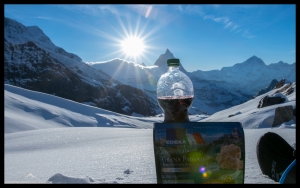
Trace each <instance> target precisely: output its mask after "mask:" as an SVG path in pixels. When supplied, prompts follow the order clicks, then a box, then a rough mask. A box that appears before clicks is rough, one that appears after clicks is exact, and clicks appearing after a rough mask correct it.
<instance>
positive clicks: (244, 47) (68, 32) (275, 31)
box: [4, 4, 296, 72]
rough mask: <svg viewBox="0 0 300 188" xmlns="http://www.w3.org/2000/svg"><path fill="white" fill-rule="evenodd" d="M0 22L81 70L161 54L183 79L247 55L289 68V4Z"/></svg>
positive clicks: (84, 10)
mask: <svg viewBox="0 0 300 188" xmlns="http://www.w3.org/2000/svg"><path fill="white" fill-rule="evenodd" d="M4 16H5V17H8V18H11V19H14V20H16V21H18V22H20V23H22V24H23V25H25V26H38V27H39V28H41V29H42V30H43V32H44V33H45V34H46V35H47V36H48V37H49V38H50V39H51V41H52V42H53V43H54V44H55V45H56V46H59V47H61V48H63V49H65V50H66V51H67V52H70V53H74V54H76V55H78V56H79V57H80V58H81V59H82V60H83V62H99V61H107V60H111V59H113V58H121V59H125V60H129V61H135V62H136V63H142V62H143V63H145V64H146V65H147V66H151V65H154V63H155V61H156V60H157V59H158V58H159V56H160V55H161V54H164V53H165V51H166V49H169V50H170V51H171V52H172V53H173V55H174V57H176V58H179V59H180V61H181V63H182V65H183V67H184V68H185V69H186V70H187V71H189V72H192V71H196V70H203V71H208V70H215V69H219V70H220V69H221V68H222V67H230V66H233V65H234V64H236V63H242V62H244V61H246V60H247V59H248V58H250V57H251V56H253V55H256V56H257V57H259V58H261V59H262V60H263V61H264V62H265V64H267V65H269V64H271V63H277V62H279V61H283V62H286V63H289V64H292V63H294V62H296V5H295V4H286V5H285V4H266V5H260V4H237V5H231V4H228V5H227V4H219V5H213V4H212V5H209V4H197V5H196V4H190V5H189V4H172V5H163V4H153V5H152V4H148V5H146V4H141V5H135V4H119V5H114V4H87V5H84V4H80V5H72V4H48V5H44V4H39V5H34V4H20V5H16V4H5V5H4ZM130 37H131V38H132V40H131V41H130V40H127V39H128V38H130ZM124 41H128V42H127V43H129V46H128V45H127V46H126V43H125V42H124ZM133 44H134V45H133Z"/></svg>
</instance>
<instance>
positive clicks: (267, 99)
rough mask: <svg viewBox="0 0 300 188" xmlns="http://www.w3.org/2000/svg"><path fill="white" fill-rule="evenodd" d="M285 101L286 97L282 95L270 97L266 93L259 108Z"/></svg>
mask: <svg viewBox="0 0 300 188" xmlns="http://www.w3.org/2000/svg"><path fill="white" fill-rule="evenodd" d="M283 102H285V98H282V97H269V96H268V95H266V96H265V97H263V98H262V99H260V101H259V103H258V106H257V108H263V107H266V106H271V105H274V104H280V103H283Z"/></svg>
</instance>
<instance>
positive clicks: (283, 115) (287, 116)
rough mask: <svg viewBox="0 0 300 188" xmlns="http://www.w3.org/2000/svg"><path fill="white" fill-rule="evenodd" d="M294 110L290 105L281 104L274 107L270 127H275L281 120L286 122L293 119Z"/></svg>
mask: <svg viewBox="0 0 300 188" xmlns="http://www.w3.org/2000/svg"><path fill="white" fill-rule="evenodd" d="M293 113H294V110H293V107H292V106H291V105H289V106H281V107H278V108H276V109H275V116H274V121H273V124H272V127H276V126H278V125H280V124H282V123H283V122H288V121H290V120H292V119H294V115H293Z"/></svg>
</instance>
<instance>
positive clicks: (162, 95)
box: [157, 58, 194, 123]
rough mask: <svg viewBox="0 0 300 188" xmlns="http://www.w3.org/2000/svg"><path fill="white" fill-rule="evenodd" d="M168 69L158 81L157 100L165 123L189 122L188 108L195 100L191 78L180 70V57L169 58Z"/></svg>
mask: <svg viewBox="0 0 300 188" xmlns="http://www.w3.org/2000/svg"><path fill="white" fill-rule="evenodd" d="M167 64H168V71H167V72H166V73H164V74H163V75H161V77H160V78H159V80H158V82H157V101H158V104H159V106H160V108H161V109H162V110H163V111H164V116H165V117H164V123H176V122H189V121H190V120H189V116H188V109H189V108H190V106H191V105H192V103H193V100H194V87H193V83H192V81H191V79H190V78H189V77H188V76H187V75H186V74H185V73H183V72H182V71H180V70H179V66H180V61H179V59H176V58H174V59H168V60H167Z"/></svg>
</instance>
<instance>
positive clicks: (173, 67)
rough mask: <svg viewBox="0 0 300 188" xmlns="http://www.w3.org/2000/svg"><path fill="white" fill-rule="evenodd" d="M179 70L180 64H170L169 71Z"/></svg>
mask: <svg viewBox="0 0 300 188" xmlns="http://www.w3.org/2000/svg"><path fill="white" fill-rule="evenodd" d="M173 70H179V66H168V71H173Z"/></svg>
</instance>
